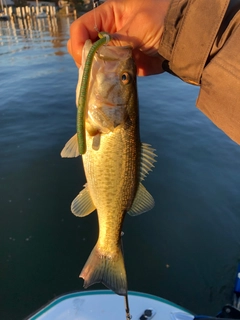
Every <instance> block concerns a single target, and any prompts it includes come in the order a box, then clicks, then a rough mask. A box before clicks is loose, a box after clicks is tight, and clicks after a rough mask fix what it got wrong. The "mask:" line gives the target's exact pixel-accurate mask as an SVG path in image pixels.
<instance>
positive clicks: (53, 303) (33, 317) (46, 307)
mask: <svg viewBox="0 0 240 320" xmlns="http://www.w3.org/2000/svg"><path fill="white" fill-rule="evenodd" d="M90 295H116V293H114V292H113V291H111V290H89V291H76V292H71V293H66V294H62V295H60V296H58V297H56V298H54V299H53V300H50V301H49V302H47V303H46V304H45V305H43V306H42V307H41V308H39V309H38V310H37V311H35V312H34V313H32V314H31V315H30V316H28V317H27V318H26V320H27V319H28V320H36V319H38V318H39V317H40V316H42V315H44V313H47V312H48V311H49V310H50V309H52V308H53V307H54V306H56V305H57V304H59V303H61V302H63V301H65V300H67V299H72V298H77V297H84V296H90ZM128 296H137V297H142V298H148V299H152V300H156V301H158V302H162V303H164V304H166V305H169V306H171V307H174V308H177V309H179V311H183V312H186V313H188V314H191V315H193V316H194V314H193V313H192V312H191V311H189V310H187V309H186V308H184V307H182V306H179V305H177V304H175V303H174V302H171V301H169V300H167V299H164V298H161V297H158V296H155V295H152V294H149V293H143V292H138V291H128ZM130 308H131V305H130Z"/></svg>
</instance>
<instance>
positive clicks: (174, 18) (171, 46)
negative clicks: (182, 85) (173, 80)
mask: <svg viewBox="0 0 240 320" xmlns="http://www.w3.org/2000/svg"><path fill="white" fill-rule="evenodd" d="M229 1H230V0H211V1H209V0H197V1H196V0H172V2H171V4H170V7H169V10H168V13H167V16H166V21H165V28H164V32H163V36H162V40H161V43H160V47H159V51H158V52H159V54H160V55H161V56H162V57H163V58H164V59H166V60H167V61H168V67H169V68H170V71H171V72H172V73H174V74H176V75H177V76H178V77H180V78H181V79H182V80H183V81H185V82H188V83H191V84H196V85H199V84H200V81H201V75H202V71H203V69H204V67H205V65H206V62H207V59H208V56H209V53H210V51H211V48H212V46H213V43H214V41H215V38H216V36H217V33H218V30H219V28H220V25H221V23H222V20H223V18H224V15H225V13H226V11H227V8H228V5H229ZM213 17H214V18H213Z"/></svg>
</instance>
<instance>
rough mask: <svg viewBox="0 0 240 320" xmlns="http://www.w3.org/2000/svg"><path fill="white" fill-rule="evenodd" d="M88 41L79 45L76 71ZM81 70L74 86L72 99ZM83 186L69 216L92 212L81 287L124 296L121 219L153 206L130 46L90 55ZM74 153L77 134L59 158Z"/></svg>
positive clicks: (149, 152)
mask: <svg viewBox="0 0 240 320" xmlns="http://www.w3.org/2000/svg"><path fill="white" fill-rule="evenodd" d="M90 47H91V42H90V40H88V41H87V42H86V43H85V46H84V50H83V61H82V67H84V63H85V59H86V55H87V52H88V51H89V48H90ZM81 74H82V72H81V70H80V71H79V82H78V85H77V93H76V100H77V101H78V96H79V90H80V84H81ZM85 133H86V153H85V154H83V156H82V159H83V165H84V171H85V175H86V179H87V184H86V185H85V188H84V189H83V190H82V191H81V192H80V193H79V194H78V196H77V197H76V198H75V199H74V200H73V202H72V205H71V210H72V212H73V213H74V214H75V215H76V216H78V217H84V216H86V215H88V214H90V213H91V212H93V211H94V210H95V209H97V215H98V222H99V236H98V240H97V243H96V245H95V247H94V249H93V250H92V253H91V254H90V256H89V258H88V260H87V262H86V264H85V266H84V267H83V270H82V272H81V274H80V277H82V278H83V279H84V287H85V288H87V287H89V286H91V285H92V284H94V283H97V282H102V283H103V284H104V285H105V286H107V287H108V288H110V289H112V290H113V291H114V292H116V293H117V294H119V295H126V294H127V277H126V271H125V266H124V258H123V254H122V250H121V231H122V225H123V220H124V216H125V214H126V213H129V214H130V215H132V216H134V215H138V214H141V213H143V212H146V211H148V210H150V209H152V208H153V206H154V200H153V198H152V196H151V195H150V194H149V192H148V191H147V190H146V189H145V187H144V186H143V185H142V183H141V181H142V180H143V179H144V178H145V177H146V175H147V174H148V172H149V171H150V170H151V168H152V167H153V163H154V162H155V154H154V149H152V148H151V146H150V145H147V144H142V143H141V142H140V133H139V114H138V96H137V85H136V68H135V64H134V60H133V58H132V50H131V48H130V47H113V46H103V47H101V48H100V49H99V50H98V51H97V53H96V54H95V56H94V59H93V63H92V70H91V75H90V82H89V90H88V95H87V112H86V117H85ZM78 155H79V152H78V144H77V136H76V135H75V136H73V137H72V138H71V139H70V140H69V141H68V142H67V144H66V145H65V147H64V149H63V151H62V153H61V156H62V157H76V156H78Z"/></svg>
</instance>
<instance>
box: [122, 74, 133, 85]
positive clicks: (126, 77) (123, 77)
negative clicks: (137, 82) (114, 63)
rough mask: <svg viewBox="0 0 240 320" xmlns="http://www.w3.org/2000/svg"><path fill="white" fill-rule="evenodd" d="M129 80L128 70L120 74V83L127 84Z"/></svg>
mask: <svg viewBox="0 0 240 320" xmlns="http://www.w3.org/2000/svg"><path fill="white" fill-rule="evenodd" d="M130 81H131V76H130V74H129V73H128V72H123V74H122V83H123V84H124V85H125V84H128V83H129V82H130Z"/></svg>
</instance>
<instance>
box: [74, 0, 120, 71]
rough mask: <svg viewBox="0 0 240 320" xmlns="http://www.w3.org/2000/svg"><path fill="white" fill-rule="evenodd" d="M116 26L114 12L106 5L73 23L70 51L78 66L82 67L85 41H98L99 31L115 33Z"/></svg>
mask: <svg viewBox="0 0 240 320" xmlns="http://www.w3.org/2000/svg"><path fill="white" fill-rule="evenodd" d="M114 26H115V23H114V19H113V14H112V10H111V9H110V6H109V5H108V6H107V5H105V3H104V4H102V5H101V6H99V7H98V8H95V9H94V10H92V11H89V12H87V13H85V14H84V15H83V16H81V17H80V18H78V19H77V20H76V21H74V22H73V23H72V25H71V27H70V39H69V41H68V51H69V53H70V54H71V56H72V57H73V59H74V60H75V62H76V64H77V65H78V66H79V65H81V60H82V49H83V45H84V43H85V41H86V40H88V39H91V40H92V41H93V42H94V41H96V40H97V39H98V32H99V31H106V32H109V33H113V32H115V27H114Z"/></svg>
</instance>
